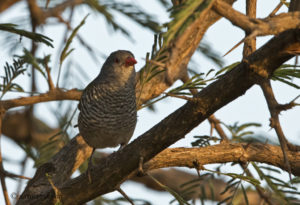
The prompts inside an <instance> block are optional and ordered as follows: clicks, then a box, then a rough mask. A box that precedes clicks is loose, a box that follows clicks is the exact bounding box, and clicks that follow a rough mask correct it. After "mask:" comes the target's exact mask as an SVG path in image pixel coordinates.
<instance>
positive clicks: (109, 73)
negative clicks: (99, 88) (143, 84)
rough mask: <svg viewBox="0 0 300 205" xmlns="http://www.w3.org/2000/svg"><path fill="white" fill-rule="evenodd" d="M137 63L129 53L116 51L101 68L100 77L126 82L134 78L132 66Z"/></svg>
mask: <svg viewBox="0 0 300 205" xmlns="http://www.w3.org/2000/svg"><path fill="white" fill-rule="evenodd" d="M136 63H137V61H136V60H135V58H134V55H133V54H132V53H131V52H130V51H126V50H118V51H115V52H113V53H111V54H110V55H109V57H108V58H107V59H106V61H105V63H104V64H103V66H102V69H101V72H100V76H101V77H103V76H105V77H109V78H114V79H111V80H116V81H118V80H119V81H124V82H125V81H128V79H129V78H135V70H134V65H135V64H136Z"/></svg>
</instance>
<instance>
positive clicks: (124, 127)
mask: <svg viewBox="0 0 300 205" xmlns="http://www.w3.org/2000/svg"><path fill="white" fill-rule="evenodd" d="M136 63H137V61H136V59H135V58H134V55H133V54H132V53H131V52H130V51H127V50H117V51H115V52H112V53H111V54H110V55H109V57H108V58H107V59H106V61H105V62H104V64H103V66H102V68H101V71H100V73H99V75H98V76H97V77H96V78H95V79H94V80H93V81H92V82H91V83H89V84H88V86H87V87H86V88H85V89H84V90H83V92H82V95H81V98H80V101H79V104H78V108H79V110H80V113H79V117H78V128H79V133H80V134H81V136H82V137H83V139H84V140H85V142H86V143H87V144H88V145H89V146H90V147H92V148H93V151H92V154H91V157H90V160H89V165H88V166H89V167H90V166H92V163H91V159H92V156H93V153H94V151H95V149H97V148H107V147H116V146H118V145H120V148H123V147H124V146H125V145H127V143H128V141H129V140H130V138H131V137H132V135H133V132H134V130H135V127H136V123H137V109H136V97H135V86H136V84H135V76H136V72H135V68H134V65H135V64H136ZM88 169H89V168H88Z"/></svg>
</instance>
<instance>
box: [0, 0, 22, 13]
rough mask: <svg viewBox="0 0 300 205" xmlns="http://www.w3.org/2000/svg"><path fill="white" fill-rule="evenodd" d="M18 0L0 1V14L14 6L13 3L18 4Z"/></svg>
mask: <svg viewBox="0 0 300 205" xmlns="http://www.w3.org/2000/svg"><path fill="white" fill-rule="evenodd" d="M19 1H20V0H1V1H0V13H1V12H3V11H5V10H6V9H8V8H9V7H11V6H12V5H14V4H15V3H18V2H19Z"/></svg>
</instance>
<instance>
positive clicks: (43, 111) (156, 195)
mask: <svg viewBox="0 0 300 205" xmlns="http://www.w3.org/2000/svg"><path fill="white" fill-rule="evenodd" d="M45 2H46V1H39V3H40V4H41V5H42V4H45ZM58 2H59V1H50V5H49V6H51V5H54V4H56V3H58ZM120 2H122V3H128V4H132V5H135V6H137V7H139V8H140V9H141V10H143V11H145V12H147V13H148V14H149V15H151V16H153V19H155V20H156V21H157V22H158V23H159V24H160V25H162V24H164V23H166V22H168V21H169V20H170V18H169V16H170V14H169V13H168V12H167V9H166V8H165V7H164V6H163V5H162V4H161V3H160V1H155V0H152V1H143V0H135V1H133V0H132V1H130V0H124V1H120ZM279 2H280V1H279V0H276V1H275V0H273V1H262V0H259V1H258V5H257V16H258V17H261V18H264V17H266V16H267V15H268V14H269V13H270V12H271V11H272V10H273V9H274V8H275V7H276V5H277V4H278V3H279ZM170 5H171V4H170ZM234 8H235V9H236V10H238V11H240V12H242V13H245V1H241V0H240V1H237V2H236V3H235V4H234ZM287 10H288V8H287V7H286V6H283V7H282V8H281V9H280V11H279V12H278V13H280V12H287ZM87 14H90V15H89V16H88V17H87V19H86V21H85V24H84V25H83V26H82V27H81V28H80V29H79V31H78V36H79V37H80V39H79V38H76V37H75V38H74V40H73V42H72V44H71V47H72V48H74V51H73V52H72V53H71V54H70V55H69V56H68V57H67V59H66V60H65V62H64V64H63V66H62V71H61V77H60V86H61V87H63V88H66V89H71V88H78V89H83V88H84V87H85V86H86V85H87V84H88V83H89V82H90V81H91V80H92V79H93V78H95V76H97V75H98V73H99V71H100V68H101V66H102V63H103V62H104V60H105V58H106V57H107V56H108V55H109V54H110V53H111V52H113V51H115V50H118V49H126V50H130V51H131V52H132V53H134V55H135V57H136V59H137V61H138V64H136V70H137V71H138V70H139V69H140V68H141V67H143V66H144V65H145V56H146V53H147V52H151V49H152V45H153V39H154V31H153V30H151V29H149V28H146V27H143V26H141V25H139V24H137V23H136V22H134V21H132V20H131V19H130V18H128V17H126V16H125V15H124V14H121V13H120V12H117V11H112V14H113V16H114V20H115V21H116V22H117V23H118V24H119V25H121V26H122V27H123V28H125V29H126V31H128V36H126V35H125V34H124V33H123V32H121V31H120V30H114V29H113V28H112V26H109V25H107V22H106V20H105V18H104V17H103V15H99V14H98V12H97V11H93V10H92V9H91V8H89V7H88V6H81V7H80V8H79V9H74V11H73V13H72V19H73V20H72V22H71V25H70V26H71V27H72V28H75V27H76V26H77V25H78V24H79V23H80V22H81V20H82V19H83V18H84V16H86V15H87ZM70 15H71V11H70V10H66V11H65V12H63V15H62V16H63V18H64V19H68V18H69V16H70ZM48 21H49V23H48V24H47V25H46V26H42V27H39V28H38V29H37V31H36V32H38V33H42V34H44V35H46V36H48V37H49V38H51V39H53V46H54V48H51V47H48V46H45V45H41V46H39V48H38V50H37V51H36V56H38V57H44V56H45V55H49V54H50V55H51V62H50V63H49V65H50V67H51V75H52V76H53V77H54V79H53V80H54V82H55V83H56V79H57V75H58V72H59V54H60V52H61V50H62V48H63V47H62V45H64V40H65V38H66V35H65V34H66V26H65V24H63V23H59V22H57V19H49V20H48ZM0 23H13V24H17V25H19V28H22V29H25V30H31V27H30V18H29V13H28V8H27V3H26V1H20V2H19V3H17V4H16V5H14V6H12V7H11V8H9V9H7V10H5V11H4V12H2V13H0ZM69 34H70V32H69V33H68V35H67V36H69ZM243 38H244V32H243V31H242V30H240V29H239V28H237V27H235V26H233V25H232V24H231V23H230V22H229V21H227V20H226V19H224V18H223V19H221V20H219V21H218V22H217V23H216V24H215V25H213V26H212V27H211V28H210V29H209V30H208V32H207V33H206V34H205V37H204V39H203V41H202V42H203V44H205V45H209V47H210V49H211V51H213V52H214V54H215V55H216V56H218V57H219V58H220V59H221V60H222V61H223V66H226V65H230V64H232V63H234V62H238V61H241V59H242V46H239V47H238V48H236V49H235V50H233V51H232V52H231V53H229V54H228V55H226V56H225V57H222V56H223V55H224V54H225V53H226V52H227V51H228V50H229V49H230V48H232V47H233V46H234V45H235V44H237V43H238V42H239V41H240V40H241V39H243ZM270 38H271V37H259V38H257V48H259V47H260V46H261V45H263V44H264V43H265V42H267V41H268V40H269V39H270ZM80 40H81V42H80ZM0 42H1V44H0V45H1V46H0V47H1V49H0V67H1V69H0V75H1V76H3V75H4V71H3V69H2V67H3V66H4V65H5V63H6V62H10V63H11V62H12V60H13V57H14V55H22V53H23V48H26V49H30V47H31V45H30V41H29V40H27V39H24V38H22V39H20V37H19V36H17V35H16V36H14V37H12V38H7V33H5V32H0ZM89 49H90V50H89ZM91 53H93V55H91ZM287 63H289V64H294V63H295V59H292V60H290V61H289V62H287ZM189 66H190V68H191V69H193V70H195V71H197V72H204V73H206V72H207V71H208V70H210V69H215V70H218V69H220V66H219V65H217V64H216V63H214V62H212V61H211V59H209V58H207V56H206V55H204V54H203V53H201V52H197V53H195V55H194V56H193V58H192V61H191V63H190V65H189ZM35 77H36V79H37V83H36V86H37V88H36V92H38V93H43V92H47V90H48V85H47V82H46V81H45V79H44V78H43V77H42V75H41V74H40V73H39V72H36V76H35ZM14 82H15V83H17V84H20V85H22V88H23V89H24V90H26V91H30V89H31V76H30V73H29V72H25V73H24V76H19V77H18V78H17V79H16V80H15V81H14ZM294 83H295V84H299V80H295V81H294ZM180 84H181V83H180V82H176V83H175V84H174V85H173V86H172V87H176V86H178V85H180ZM272 85H273V87H274V91H275V95H276V98H277V99H278V101H279V102H281V103H287V102H289V101H291V100H292V99H293V98H294V97H296V96H297V95H299V90H297V89H295V88H292V87H290V86H288V85H286V84H283V83H279V82H273V83H272ZM236 86H239V85H236ZM224 89H226V88H224ZM27 95H28V94H26V93H19V92H8V93H7V94H5V96H4V99H10V98H16V97H20V96H27ZM77 103H78V102H77V101H73V102H71V101H68V102H65V103H61V102H49V103H40V104H37V105H35V106H34V113H35V117H36V118H38V119H40V120H42V121H43V122H45V123H46V124H47V125H48V126H49V127H52V128H58V127H60V126H61V125H62V124H63V122H67V121H68V120H69V119H71V121H70V126H69V127H68V129H67V134H68V136H69V137H73V136H75V135H76V134H77V132H78V130H77V128H72V127H73V126H74V125H76V123H77V115H78V111H76V107H77ZM184 103H185V101H184V100H182V99H177V98H170V97H169V98H166V99H164V100H163V101H160V102H158V103H156V104H155V105H154V108H155V110H154V111H152V110H151V109H149V108H144V109H142V110H139V111H138V123H137V127H136V130H135V133H134V136H133V138H132V140H133V139H135V138H136V137H138V136H139V135H141V134H142V133H144V132H145V131H147V130H148V129H149V128H151V127H152V126H153V125H155V124H156V123H158V122H159V121H161V120H162V119H163V118H165V117H166V116H167V115H168V114H170V113H172V112H173V111H174V110H176V109H178V108H179V107H180V106H181V105H183V104H184ZM21 109H23V108H16V109H14V110H15V111H18V110H21ZM73 114H74V117H73V118H71V117H72V115H73ZM215 115H216V116H217V118H218V119H220V120H221V121H222V122H224V123H226V124H227V125H234V123H236V122H238V123H239V124H243V123H248V122H256V123H260V124H261V126H260V127H252V128H251V129H252V130H253V131H255V133H256V134H257V135H263V136H265V137H266V139H267V140H268V141H269V142H275V143H276V142H277V137H276V134H275V132H274V131H273V130H271V129H270V127H269V117H270V116H269V111H268V109H267V104H266V102H265V98H264V97H263V94H262V91H261V89H260V88H259V87H258V86H254V87H252V88H251V89H250V90H248V91H247V92H246V94H245V95H243V96H242V97H240V98H238V99H237V100H235V101H233V102H232V103H230V104H229V105H227V106H225V107H224V108H222V109H221V110H219V111H217V112H216V113H215ZM299 116H300V109H299V108H298V107H296V108H294V109H293V110H291V111H287V112H283V113H282V115H281V116H280V119H281V122H282V127H283V129H284V132H285V134H286V136H287V138H288V140H289V141H290V142H292V143H296V144H299V136H300V127H299ZM14 129H19V127H14ZM209 133H210V126H209V124H208V122H207V121H206V122H203V123H202V124H201V125H200V126H198V127H197V128H196V129H194V130H193V131H192V132H191V133H189V134H188V135H187V136H186V137H185V138H184V139H182V140H180V141H178V142H177V143H176V144H174V145H173V146H172V147H190V146H191V142H192V141H193V140H194V138H193V136H195V135H209ZM21 146H23V145H20V144H19V145H17V144H16V143H15V142H14V141H13V140H11V139H10V138H8V137H6V136H5V135H2V137H1V152H2V155H3V159H4V167H5V169H6V170H7V171H10V172H13V173H15V174H22V175H25V176H28V177H32V176H33V175H34V173H35V168H34V161H33V160H32V159H31V158H30V157H26V152H25V151H24V150H26V147H25V146H23V148H20V147H21ZM116 149H117V148H116ZM116 149H107V150H104V151H109V152H110V151H114V150H116ZM27 151H28V150H27ZM33 152H34V150H33ZM21 162H24V163H25V167H22V166H21ZM214 166H215V165H209V166H207V167H208V168H210V167H214ZM234 169H236V171H237V172H241V170H239V169H238V168H234ZM181 170H184V171H186V172H189V173H193V174H196V173H195V171H194V170H189V169H183V168H182V169H181ZM221 170H222V171H223V172H226V171H228V172H233V170H232V166H227V165H224V166H222V168H221ZM77 174H78V173H75V175H77ZM75 175H74V176H75ZM280 177H282V180H288V174H285V173H284V174H282V175H280ZM19 181H20V180H14V179H11V178H6V182H7V186H8V187H7V188H8V192H9V194H10V196H11V197H12V199H11V200H12V201H13V200H14V199H13V198H14V196H15V195H16V194H17V193H18V191H20V190H22V189H23V188H24V187H25V186H26V180H23V183H21V186H20V183H19ZM122 188H123V190H124V191H125V192H126V193H127V194H128V195H129V196H130V197H133V198H140V199H145V200H147V201H149V202H151V203H153V204H168V203H169V202H170V201H171V200H172V199H174V197H173V196H172V195H170V194H169V193H167V192H158V191H153V190H150V189H148V188H145V186H144V185H142V184H140V183H135V182H125V183H124V184H123V185H122ZM14 194H15V195H14ZM104 197H107V198H109V199H114V198H116V197H120V194H119V193H118V192H114V193H110V194H107V195H105V196H104ZM4 203H5V202H4V199H3V195H2V194H1V196H0V204H4ZM208 203H212V202H208Z"/></svg>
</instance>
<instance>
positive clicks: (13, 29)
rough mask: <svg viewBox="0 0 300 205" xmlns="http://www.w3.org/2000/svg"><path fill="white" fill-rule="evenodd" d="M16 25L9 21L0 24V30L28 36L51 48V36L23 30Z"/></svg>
mask: <svg viewBox="0 0 300 205" xmlns="http://www.w3.org/2000/svg"><path fill="white" fill-rule="evenodd" d="M16 27H17V25H16V24H11V23H4V24H0V30H2V31H7V32H10V33H15V34H18V35H20V36H24V37H26V38H30V39H31V40H33V41H36V42H41V43H44V44H46V45H47V46H50V47H52V48H53V45H52V41H53V40H52V39H51V38H49V37H47V36H44V35H42V34H38V33H34V32H29V31H25V30H22V29H17V28H16Z"/></svg>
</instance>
